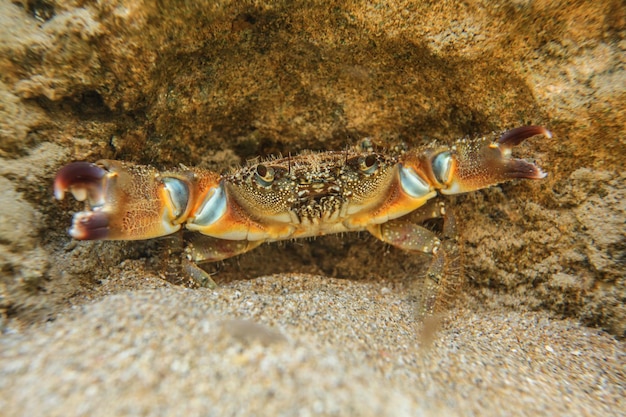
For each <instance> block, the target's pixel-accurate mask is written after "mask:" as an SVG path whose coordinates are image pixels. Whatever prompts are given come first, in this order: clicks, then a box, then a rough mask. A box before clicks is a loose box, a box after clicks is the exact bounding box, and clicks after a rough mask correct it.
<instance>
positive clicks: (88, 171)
mask: <svg viewBox="0 0 626 417" xmlns="http://www.w3.org/2000/svg"><path fill="white" fill-rule="evenodd" d="M106 173H107V172H106V171H105V170H104V169H102V168H101V167H99V166H98V165H96V164H92V163H91V162H72V163H71V164H68V165H65V166H64V167H63V168H61V169H60V170H59V172H57V175H56V177H55V179H54V197H55V198H56V199H57V200H63V197H64V196H65V192H66V191H67V190H69V189H70V188H71V187H73V186H77V185H84V186H86V185H89V184H93V183H94V182H99V181H100V180H101V179H102V177H104V176H105V175H106Z"/></svg>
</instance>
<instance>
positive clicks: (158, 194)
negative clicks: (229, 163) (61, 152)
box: [54, 160, 194, 240]
mask: <svg viewBox="0 0 626 417" xmlns="http://www.w3.org/2000/svg"><path fill="white" fill-rule="evenodd" d="M193 178H194V175H193V173H191V172H190V171H178V172H171V173H165V174H159V173H158V172H157V171H156V170H155V169H154V168H150V167H145V166H140V165H133V164H127V163H124V162H120V161H110V160H103V161H99V162H98V163H96V164H92V163H88V162H74V163H71V164H69V165H66V166H64V167H63V168H61V169H60V170H59V172H58V173H57V176H56V178H55V180H54V196H55V197H56V198H57V199H59V200H61V199H63V197H64V196H65V193H66V192H67V191H70V192H71V193H72V195H74V197H75V198H76V199H77V200H79V201H85V211H81V212H78V213H76V214H75V215H74V219H73V222H72V227H71V228H70V230H69V234H70V235H71V236H72V237H73V238H75V239H79V240H98V239H107V240H136V239H150V238H154V237H159V236H165V235H168V234H171V233H174V232H176V231H177V230H179V229H180V228H181V223H183V222H184V221H185V219H186V218H187V216H188V214H189V211H190V209H191V207H190V206H191V204H190V201H191V199H192V194H193V191H194V186H193Z"/></svg>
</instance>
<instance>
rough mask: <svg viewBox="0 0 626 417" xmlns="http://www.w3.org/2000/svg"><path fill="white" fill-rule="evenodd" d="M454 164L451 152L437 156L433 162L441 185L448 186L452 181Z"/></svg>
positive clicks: (436, 176)
mask: <svg viewBox="0 0 626 417" xmlns="http://www.w3.org/2000/svg"><path fill="white" fill-rule="evenodd" d="M453 164H454V158H452V154H451V153H450V152H449V151H445V152H441V153H439V154H437V155H435V157H434V158H433V160H432V168H433V173H434V174H435V178H436V179H437V181H438V182H439V184H442V185H443V184H447V183H448V182H449V181H450V175H452V166H453Z"/></svg>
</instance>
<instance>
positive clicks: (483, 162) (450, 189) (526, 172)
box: [433, 126, 552, 194]
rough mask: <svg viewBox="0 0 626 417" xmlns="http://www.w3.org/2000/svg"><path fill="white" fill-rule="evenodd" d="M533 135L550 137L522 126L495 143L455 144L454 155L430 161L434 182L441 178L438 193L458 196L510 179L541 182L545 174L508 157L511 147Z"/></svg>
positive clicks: (544, 131) (538, 129) (541, 129)
mask: <svg viewBox="0 0 626 417" xmlns="http://www.w3.org/2000/svg"><path fill="white" fill-rule="evenodd" d="M537 135H544V136H545V137H547V138H551V137H552V133H550V131H549V130H548V129H546V128H545V127H542V126H522V127H518V128H515V129H511V130H509V131H507V132H504V133H503V134H502V136H500V138H499V139H498V140H497V141H495V142H491V143H489V142H488V141H487V140H486V139H481V140H477V141H469V142H459V143H458V144H457V146H456V152H455V153H454V154H449V155H446V153H442V154H440V155H438V156H437V157H436V158H435V159H434V161H433V169H434V171H435V174H436V175H437V174H438V176H437V178H444V181H443V184H442V185H443V186H442V187H441V190H440V192H441V193H442V194H459V193H465V192H468V191H475V190H479V189H481V188H487V187H490V186H492V185H496V184H500V183H503V182H506V181H510V180H514V179H524V178H525V179H542V178H545V177H546V175H547V174H546V173H545V172H543V171H542V170H541V168H539V167H538V166H536V165H535V164H533V163H531V162H528V161H525V160H523V159H516V158H512V157H511V150H512V149H513V147H514V146H517V145H519V144H520V143H522V142H523V141H524V140H525V139H528V138H531V137H533V136H537Z"/></svg>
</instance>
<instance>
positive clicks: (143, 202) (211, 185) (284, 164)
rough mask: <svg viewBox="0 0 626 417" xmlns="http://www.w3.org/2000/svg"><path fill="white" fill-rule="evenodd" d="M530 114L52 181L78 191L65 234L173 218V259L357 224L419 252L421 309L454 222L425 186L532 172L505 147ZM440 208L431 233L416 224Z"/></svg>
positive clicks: (432, 303)
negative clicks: (238, 163)
mask: <svg viewBox="0 0 626 417" xmlns="http://www.w3.org/2000/svg"><path fill="white" fill-rule="evenodd" d="M536 135H544V136H546V137H548V138H549V137H551V133H550V132H549V131H548V130H547V129H546V128H544V127H541V126H523V127H518V128H515V129H512V130H509V131H507V132H505V133H503V134H502V135H501V136H500V137H499V138H498V139H497V140H495V141H494V140H492V139H490V138H486V137H482V138H478V139H473V140H469V139H464V140H459V141H457V142H456V143H455V144H454V145H452V146H445V145H441V144H436V143H432V144H430V145H427V146H424V147H420V148H417V149H411V150H407V151H403V152H379V151H373V150H372V149H371V148H368V149H351V150H346V151H341V152H337V151H327V152H319V153H313V152H305V153H303V154H300V155H297V156H289V157H282V158H274V159H269V160H265V161H255V162H252V163H248V164H247V165H246V166H244V167H240V168H236V169H233V170H231V171H230V172H227V173H223V174H219V173H216V172H212V171H209V170H204V169H199V168H188V167H184V166H181V167H179V168H177V169H173V170H169V171H158V170H156V169H155V168H153V167H150V166H143V165H135V164H132V163H129V162H122V161H115V160H101V161H98V162H96V163H90V162H73V163H70V164H68V165H66V166H64V167H63V168H61V169H60V170H59V171H58V173H57V176H56V178H55V181H54V193H55V197H56V198H57V199H58V200H62V199H63V198H64V196H65V193H66V192H68V191H69V192H70V193H71V194H72V195H73V196H74V197H75V198H76V199H77V200H79V201H84V202H85V210H84V211H80V212H77V213H76V214H74V217H73V222H72V226H71V228H70V229H69V234H70V235H71V236H72V237H73V238H75V239H78V240H138V239H152V238H157V237H161V236H167V235H171V234H173V233H177V232H179V231H180V230H181V229H183V228H185V229H187V230H189V231H193V232H198V233H195V234H192V235H191V237H190V238H189V239H188V242H187V246H186V249H185V253H186V259H185V262H186V263H185V265H186V266H187V271H188V272H189V273H191V274H192V275H195V276H198V277H202V279H205V280H206V279H207V276H206V275H207V274H206V273H204V271H203V270H202V269H201V268H199V267H198V266H197V265H198V264H201V263H204V262H212V261H218V260H222V259H225V258H229V257H232V256H235V255H239V254H242V253H244V252H247V251H249V250H251V249H254V248H255V247H257V246H259V245H261V244H262V243H264V242H273V241H281V240H289V239H297V238H303V237H314V236H321V235H326V234H332V233H342V232H357V231H368V232H369V233H371V234H372V235H373V236H375V237H376V238H378V239H379V240H381V241H383V242H385V243H388V244H390V245H392V246H395V247H397V248H400V249H402V250H405V251H408V252H419V253H423V254H426V255H427V256H428V257H429V258H430V262H429V266H428V268H427V273H426V279H427V280H428V282H427V283H426V284H425V288H427V290H426V291H425V294H426V295H425V296H424V299H423V300H422V304H423V307H422V311H424V312H425V313H426V314H428V313H431V312H432V311H433V310H434V309H435V308H436V304H437V300H438V298H440V297H441V295H440V293H441V292H442V289H443V286H442V280H443V279H445V276H446V271H447V269H450V268H449V266H450V264H451V263H452V262H453V260H452V258H453V257H454V255H452V254H453V253H454V251H455V249H454V243H455V242H454V240H455V238H456V237H455V236H456V226H455V222H454V219H453V217H452V216H451V215H450V214H449V213H448V212H447V210H446V208H445V205H444V204H443V203H442V202H441V201H440V199H435V198H434V197H436V196H437V195H451V194H459V193H466V192H470V191H475V190H479V189H482V188H486V187H490V186H493V185H496V184H499V183H502V182H505V181H510V180H514V179H541V178H544V177H545V176H546V174H545V173H544V172H543V171H542V170H541V169H540V168H539V167H537V166H536V165H534V164H533V163H531V162H528V161H526V160H523V159H515V158H512V157H511V151H512V148H513V147H515V146H516V145H518V144H520V143H521V142H522V141H524V140H525V139H528V138H530V137H533V136H536ZM432 219H441V220H443V224H444V226H443V228H442V230H441V231H440V232H439V233H438V232H435V231H433V230H431V228H428V227H425V226H424V223H425V222H427V221H429V220H432Z"/></svg>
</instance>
